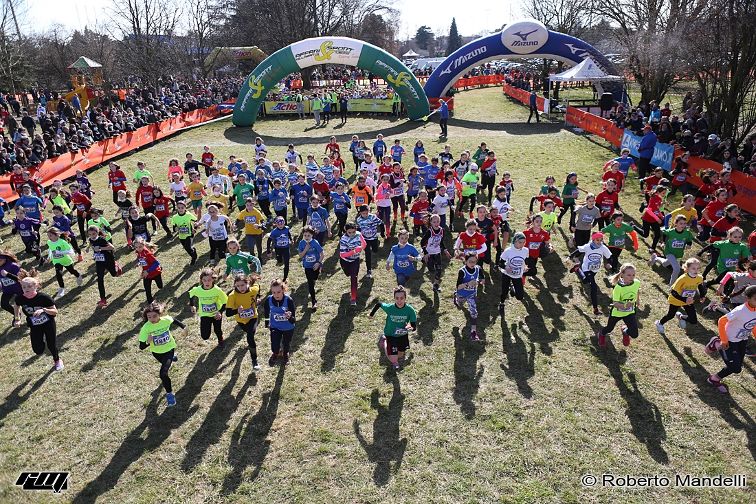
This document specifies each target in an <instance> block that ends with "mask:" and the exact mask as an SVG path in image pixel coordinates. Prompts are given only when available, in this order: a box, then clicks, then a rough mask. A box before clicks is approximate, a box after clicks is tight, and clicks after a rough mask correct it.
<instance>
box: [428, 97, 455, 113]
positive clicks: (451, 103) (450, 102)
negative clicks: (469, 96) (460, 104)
mask: <svg viewBox="0 0 756 504" xmlns="http://www.w3.org/2000/svg"><path fill="white" fill-rule="evenodd" d="M440 99H441V98H428V103H430V109H431V110H436V109H437V108H438V101H439V100H440ZM446 106H447V107H449V111H452V110H454V97H453V96H452V97H451V98H450V97H448V96H447V97H446Z"/></svg>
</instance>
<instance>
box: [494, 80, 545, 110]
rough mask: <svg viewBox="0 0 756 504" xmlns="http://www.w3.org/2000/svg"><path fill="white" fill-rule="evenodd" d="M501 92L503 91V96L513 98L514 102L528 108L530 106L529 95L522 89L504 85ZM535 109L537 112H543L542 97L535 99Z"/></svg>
mask: <svg viewBox="0 0 756 504" xmlns="http://www.w3.org/2000/svg"><path fill="white" fill-rule="evenodd" d="M502 91H504V94H505V95H507V96H509V97H510V98H514V99H515V100H517V101H519V102H521V103H522V104H523V105H527V106H528V107H529V106H530V93H529V92H527V91H525V90H524V89H520V88H516V87H514V86H510V85H509V84H504V87H503V88H502ZM536 107H538V111H539V112H543V96H537V97H536Z"/></svg>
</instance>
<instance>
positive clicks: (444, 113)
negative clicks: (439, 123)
mask: <svg viewBox="0 0 756 504" xmlns="http://www.w3.org/2000/svg"><path fill="white" fill-rule="evenodd" d="M438 116H439V117H440V118H441V119H449V106H448V105H447V104H446V102H443V103H441V106H440V107H438Z"/></svg>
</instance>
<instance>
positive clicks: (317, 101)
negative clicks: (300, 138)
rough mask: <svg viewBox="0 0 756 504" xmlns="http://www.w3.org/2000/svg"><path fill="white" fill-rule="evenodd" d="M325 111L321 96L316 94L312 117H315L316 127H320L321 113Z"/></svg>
mask: <svg viewBox="0 0 756 504" xmlns="http://www.w3.org/2000/svg"><path fill="white" fill-rule="evenodd" d="M322 111H323V100H321V99H320V94H316V95H315V97H314V98H313V99H312V115H313V116H314V117H315V127H318V126H320V113H321V112H322Z"/></svg>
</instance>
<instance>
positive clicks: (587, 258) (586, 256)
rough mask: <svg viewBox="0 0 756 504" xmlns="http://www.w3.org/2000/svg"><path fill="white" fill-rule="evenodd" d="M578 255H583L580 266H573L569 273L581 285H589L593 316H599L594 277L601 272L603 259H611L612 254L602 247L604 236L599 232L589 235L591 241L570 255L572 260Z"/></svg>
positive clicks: (604, 246) (596, 287)
mask: <svg viewBox="0 0 756 504" xmlns="http://www.w3.org/2000/svg"><path fill="white" fill-rule="evenodd" d="M580 254H583V262H582V264H575V265H574V266H573V267H572V269H571V270H570V271H572V272H574V273H575V274H577V277H578V278H579V279H580V281H581V282H582V283H583V284H589V285H590V288H591V304H592V305H593V314H594V315H599V314H600V313H601V312H600V311H599V308H598V285H597V284H596V275H597V274H598V272H599V271H601V263H602V262H603V260H605V259H609V258H611V257H612V252H611V251H610V250H609V248H608V247H607V246H606V245H604V234H603V233H600V232H596V233H593V234H592V235H591V241H590V242H589V243H586V244H585V245H579V246H578V247H577V249H575V251H574V252H573V253H572V254H570V258H572V259H573V260H574V259H575V258H577V257H578V256H579V255H580Z"/></svg>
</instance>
